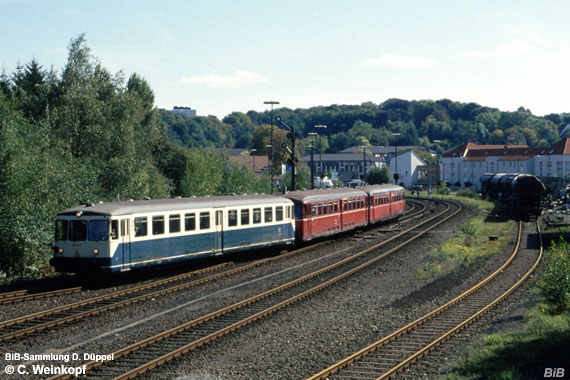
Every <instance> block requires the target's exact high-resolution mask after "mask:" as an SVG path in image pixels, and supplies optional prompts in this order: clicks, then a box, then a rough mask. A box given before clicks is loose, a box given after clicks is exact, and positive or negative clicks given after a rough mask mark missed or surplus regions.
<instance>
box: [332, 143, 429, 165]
mask: <svg viewBox="0 0 570 380" xmlns="http://www.w3.org/2000/svg"><path fill="white" fill-rule="evenodd" d="M396 149H398V152H400V151H405V150H408V149H418V150H425V148H423V147H421V146H398V147H395V146H367V147H366V150H367V151H369V152H370V153H371V154H372V155H373V156H374V157H377V158H381V159H383V160H384V161H385V162H388V156H389V155H392V154H394V153H395V151H396ZM357 152H362V146H353V147H350V148H348V149H345V150H342V151H340V153H357Z"/></svg>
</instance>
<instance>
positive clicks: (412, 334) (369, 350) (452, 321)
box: [307, 222, 542, 380]
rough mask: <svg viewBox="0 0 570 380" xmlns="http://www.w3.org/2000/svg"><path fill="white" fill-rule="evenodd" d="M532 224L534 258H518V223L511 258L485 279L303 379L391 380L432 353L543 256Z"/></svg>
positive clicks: (512, 286)
mask: <svg viewBox="0 0 570 380" xmlns="http://www.w3.org/2000/svg"><path fill="white" fill-rule="evenodd" d="M536 225H537V227H536V228H537V231H538V239H539V242H538V246H539V249H538V253H537V255H536V259H534V258H529V257H521V255H517V254H518V252H519V250H520V242H521V238H522V236H523V235H527V234H528V232H527V231H524V232H523V225H522V222H521V224H519V236H518V241H517V244H516V247H515V249H514V251H513V253H512V255H511V256H510V257H509V259H508V260H507V261H506V262H505V263H504V264H503V265H502V266H501V267H500V268H499V269H497V270H496V271H495V272H494V273H492V274H491V275H490V276H488V277H487V278H485V279H484V280H483V281H481V282H480V283H479V284H477V285H475V286H474V287H472V288H471V289H469V290H467V291H466V292H464V293H463V294H461V295H459V296H457V297H456V298H454V299H453V300H451V301H449V302H447V303H446V304H445V305H443V306H441V307H439V308H437V309H435V310H433V311H432V312H430V313H428V314H426V315H424V316H423V317H421V318H418V319H417V320H415V321H413V322H412V323H410V324H408V325H406V326H404V327H402V328H400V329H399V330H397V331H395V332H393V333H392V334H390V335H388V336H386V337H384V338H382V339H380V340H378V341H377V342H374V343H373V344H371V345H369V346H367V347H365V348H364V349H362V350H360V351H358V352H356V353H354V354H352V355H350V356H349V357H347V358H345V359H343V360H341V361H339V362H337V363H335V364H334V365H332V366H330V367H328V368H326V369H324V370H323V371H321V372H319V373H317V374H315V375H313V376H311V377H310V378H308V379H307V380H319V379H329V380H333V379H359V380H364V379H375V380H381V379H391V378H394V376H396V375H397V374H398V373H400V372H402V371H403V370H404V369H405V368H406V367H408V366H410V365H411V364H412V363H414V362H416V361H417V360H419V359H420V358H422V357H423V356H424V355H426V354H427V353H429V352H430V351H431V350H435V349H437V347H438V345H439V344H440V343H442V342H444V341H445V340H447V339H449V338H450V337H451V336H453V334H455V333H457V332H459V331H461V330H462V329H464V328H465V327H466V326H467V325H469V324H470V323H471V322H473V321H475V320H476V319H478V318H480V317H481V316H482V315H483V314H484V313H485V312H487V311H489V310H490V309H491V308H493V307H494V306H496V305H497V304H498V303H499V302H500V301H502V300H503V299H504V298H505V297H507V296H508V295H509V294H511V293H512V292H513V291H514V290H515V289H516V288H517V287H518V286H519V285H521V284H522V283H523V282H524V281H525V280H526V279H527V278H528V277H529V276H530V275H531V273H532V272H533V271H534V269H535V268H536V266H537V265H538V263H539V261H540V259H541V257H542V241H541V237H540V229H539V226H538V223H537V224H536ZM525 240H526V239H525ZM517 260H518V262H516V261H517ZM515 264H516V265H515ZM523 266H524V269H523V268H522V267H523Z"/></svg>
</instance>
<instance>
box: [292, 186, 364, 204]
mask: <svg viewBox="0 0 570 380" xmlns="http://www.w3.org/2000/svg"><path fill="white" fill-rule="evenodd" d="M361 196H366V193H365V192H364V191H362V190H359V189H353V188H350V187H339V188H335V189H315V190H300V191H291V192H290V193H287V194H285V197H287V198H289V199H291V200H293V201H301V202H311V201H324V200H330V199H340V198H344V197H361Z"/></svg>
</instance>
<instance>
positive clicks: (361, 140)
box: [360, 137, 366, 184]
mask: <svg viewBox="0 0 570 380" xmlns="http://www.w3.org/2000/svg"><path fill="white" fill-rule="evenodd" d="M360 142H361V143H362V178H361V180H362V184H364V178H365V177H366V145H365V143H366V141H365V139H364V137H363V138H362V139H360Z"/></svg>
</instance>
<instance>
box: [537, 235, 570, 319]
mask: <svg viewBox="0 0 570 380" xmlns="http://www.w3.org/2000/svg"><path fill="white" fill-rule="evenodd" d="M539 287H540V289H541V290H542V292H543V294H544V296H545V297H546V300H547V301H548V302H550V303H551V304H552V306H553V308H554V310H553V311H554V312H563V311H565V310H568V309H570V244H568V243H567V242H566V241H565V240H564V239H562V238H560V240H559V242H558V243H556V242H552V245H551V246H550V248H549V249H548V250H547V251H546V252H545V255H544V264H543V267H542V270H541V278H540V281H539Z"/></svg>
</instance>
